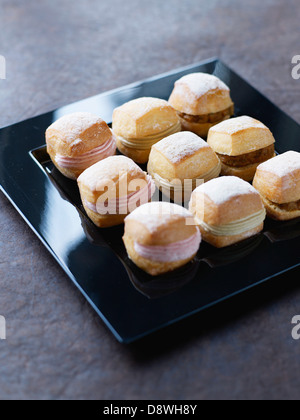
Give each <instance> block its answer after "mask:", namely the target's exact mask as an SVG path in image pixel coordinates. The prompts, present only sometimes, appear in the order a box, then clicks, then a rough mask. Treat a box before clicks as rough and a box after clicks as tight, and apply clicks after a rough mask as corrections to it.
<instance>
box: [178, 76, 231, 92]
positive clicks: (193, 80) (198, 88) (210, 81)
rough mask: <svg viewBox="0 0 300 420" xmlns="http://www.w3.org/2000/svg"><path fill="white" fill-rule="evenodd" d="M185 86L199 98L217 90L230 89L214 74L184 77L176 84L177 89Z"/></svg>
mask: <svg viewBox="0 0 300 420" xmlns="http://www.w3.org/2000/svg"><path fill="white" fill-rule="evenodd" d="M180 85H185V86H187V87H188V88H189V90H190V91H191V92H192V93H193V94H194V95H195V96H196V97H197V98H201V96H203V95H205V94H207V93H208V92H210V91H214V90H217V89H220V90H225V91H227V92H228V91H229V87H228V86H226V85H225V83H224V82H222V80H220V79H219V78H218V77H216V76H213V75H212V74H206V73H192V74H188V75H187V76H184V77H182V78H181V79H179V80H178V81H177V82H176V87H179V86H180Z"/></svg>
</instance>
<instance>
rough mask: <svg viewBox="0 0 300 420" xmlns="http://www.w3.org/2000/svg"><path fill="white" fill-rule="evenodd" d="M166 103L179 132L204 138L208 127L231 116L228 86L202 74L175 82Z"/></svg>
mask: <svg viewBox="0 0 300 420" xmlns="http://www.w3.org/2000/svg"><path fill="white" fill-rule="evenodd" d="M169 103H170V104H171V105H172V107H173V108H175V109H176V111H177V112H178V115H179V117H180V121H181V125H182V129H183V130H187V131H193V132H194V133H196V134H198V135H199V136H200V137H204V138H206V136H207V133H208V130H209V129H210V128H211V127H213V126H214V125H215V124H218V123H219V122H221V121H224V120H226V119H228V118H230V117H231V116H233V115H234V104H233V102H232V100H231V97H230V90H229V87H228V86H226V85H225V83H223V82H222V81H221V80H220V79H218V78H217V77H216V76H213V75H211V74H206V73H193V74H188V75H187V76H184V77H182V78H181V79H179V80H178V81H177V82H176V83H175V87H174V90H173V92H172V94H171V96H170V99H169Z"/></svg>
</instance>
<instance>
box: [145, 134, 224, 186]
mask: <svg viewBox="0 0 300 420" xmlns="http://www.w3.org/2000/svg"><path fill="white" fill-rule="evenodd" d="M198 141H199V146H198V150H197V144H198ZM185 142H186V145H185V144H184V143H185ZM192 142H195V143H193V144H195V147H194V151H189V146H188V145H191V143H192ZM172 143H173V144H174V145H175V146H176V145H177V147H176V150H175V151H174V150H172V148H171V147H170V148H169V149H168V147H167V146H165V147H164V146H163V145H165V144H168V145H169V144H172ZM202 143H203V144H202ZM170 149H171V151H168V150H170ZM218 165H219V159H218V157H217V155H216V154H215V152H214V151H213V150H212V149H211V147H208V145H207V143H205V142H204V141H203V140H202V139H199V138H198V137H197V136H195V135H194V134H191V133H189V132H181V133H178V134H175V135H173V136H170V137H167V138H166V139H164V140H162V141H161V142H159V143H157V144H156V145H154V146H153V147H152V149H151V153H150V158H149V163H148V172H149V173H150V175H152V176H154V174H158V175H159V176H160V177H162V178H164V179H166V180H169V181H173V180H175V179H179V180H181V181H184V180H187V179H196V178H200V177H201V175H205V174H207V173H208V172H210V171H211V170H212V169H213V168H215V167H216V166H218Z"/></svg>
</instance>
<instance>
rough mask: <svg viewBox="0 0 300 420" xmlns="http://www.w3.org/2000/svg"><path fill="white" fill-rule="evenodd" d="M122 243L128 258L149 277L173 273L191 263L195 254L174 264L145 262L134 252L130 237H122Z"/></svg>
mask: <svg viewBox="0 0 300 420" xmlns="http://www.w3.org/2000/svg"><path fill="white" fill-rule="evenodd" d="M123 241H124V244H125V247H126V249H127V253H128V256H129V258H130V259H131V260H132V261H133V262H134V263H135V264H136V265H137V266H138V267H139V268H141V269H142V270H144V271H146V272H147V273H148V274H150V275H151V276H159V275H161V274H165V273H168V272H170V271H174V270H176V269H177V268H179V267H182V266H184V265H186V264H187V263H188V262H190V261H192V260H193V259H194V258H195V256H196V254H194V255H193V256H192V257H191V258H188V259H185V260H181V261H175V262H167V263H160V262H155V261H151V260H147V259H145V258H143V257H141V256H140V255H139V254H138V253H137V252H136V250H135V247H134V242H135V241H134V239H133V238H132V237H131V236H127V235H124V237H123Z"/></svg>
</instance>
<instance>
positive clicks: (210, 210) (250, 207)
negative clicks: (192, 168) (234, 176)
mask: <svg viewBox="0 0 300 420" xmlns="http://www.w3.org/2000/svg"><path fill="white" fill-rule="evenodd" d="M263 208H264V207H263V204H262V201H261V198H260V195H259V194H258V193H256V192H249V193H248V194H244V195H243V196H242V200H241V196H236V197H232V198H231V199H229V200H227V201H224V202H223V203H221V204H217V203H215V202H213V201H212V200H211V199H210V198H209V197H208V196H207V195H206V194H203V193H202V191H199V190H195V191H194V193H193V195H192V199H191V203H190V211H191V212H192V214H194V215H195V216H196V217H198V218H199V219H200V220H203V221H204V222H205V223H207V224H208V225H213V226H222V225H227V224H228V223H232V222H235V221H237V220H241V219H245V218H247V217H249V215H251V214H255V213H258V212H260V211H261V210H263Z"/></svg>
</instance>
